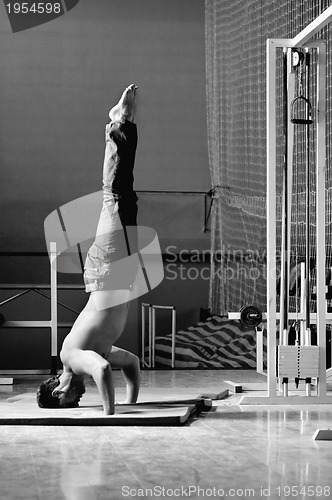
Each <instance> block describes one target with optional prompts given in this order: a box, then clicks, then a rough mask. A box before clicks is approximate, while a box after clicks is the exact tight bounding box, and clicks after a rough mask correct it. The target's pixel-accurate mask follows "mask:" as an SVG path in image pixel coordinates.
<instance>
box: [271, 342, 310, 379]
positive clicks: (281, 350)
mask: <svg viewBox="0 0 332 500" xmlns="http://www.w3.org/2000/svg"><path fill="white" fill-rule="evenodd" d="M318 376H319V346H316V345H305V346H303V345H280V346H277V377H280V378H290V379H295V378H302V379H303V378H318Z"/></svg>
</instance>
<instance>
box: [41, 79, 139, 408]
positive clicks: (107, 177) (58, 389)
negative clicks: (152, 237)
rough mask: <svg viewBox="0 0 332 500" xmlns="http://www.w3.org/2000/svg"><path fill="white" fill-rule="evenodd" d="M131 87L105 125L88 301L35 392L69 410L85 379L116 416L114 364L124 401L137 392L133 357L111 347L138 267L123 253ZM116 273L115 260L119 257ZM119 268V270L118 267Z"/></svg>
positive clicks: (131, 215) (132, 136) (130, 216)
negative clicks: (57, 368) (54, 371)
mask: <svg viewBox="0 0 332 500" xmlns="http://www.w3.org/2000/svg"><path fill="white" fill-rule="evenodd" d="M136 90H137V87H136V86H135V85H130V86H129V87H127V88H126V89H125V91H124V92H123V94H122V96H121V98H120V101H119V102H118V104H117V105H116V106H114V108H112V109H111V111H110V113H109V117H110V119H111V122H110V123H109V124H108V125H106V148H105V159H104V166H103V207H102V211H101V214H100V218H99V223H98V228H97V234H96V237H95V241H94V243H93V245H92V246H91V248H90V250H89V252H88V254H87V258H86V261H85V267H84V281H85V287H86V291H87V292H88V293H90V297H89V300H88V302H87V304H86V306H85V308H84V309H83V310H82V312H81V313H80V315H79V316H78V318H77V319H76V321H75V323H74V325H73V327H72V329H71V331H70V332H69V334H68V335H67V337H66V338H65V340H64V342H63V346H62V350H61V353H60V358H61V361H62V363H63V373H62V374H61V375H60V376H56V377H53V378H51V379H48V380H47V381H45V382H43V384H41V386H40V387H39V389H38V393H37V401H38V404H39V406H41V407H44V408H45V407H46V408H54V407H75V406H78V402H79V399H80V398H81V396H82V394H83V393H84V392H85V387H84V376H85V375H89V376H91V377H92V378H93V380H94V381H95V383H96V385H97V387H98V390H99V393H100V396H101V400H102V404H103V414H104V415H112V414H113V413H114V384H113V380H112V368H121V369H122V372H123V374H124V377H125V380H126V384H127V398H126V401H125V402H126V403H127V404H129V403H135V402H136V401H137V397H138V391H139V378H140V370H139V360H138V358H137V356H135V355H134V354H132V353H130V352H128V351H125V350H123V349H120V348H117V347H114V343H115V342H116V341H117V339H118V338H119V337H120V335H121V334H122V332H123V329H124V326H125V323H126V319H127V313H128V307H129V297H130V290H131V287H132V285H133V282H134V281H135V277H136V274H137V268H136V266H135V264H134V262H133V261H132V260H131V259H130V258H129V259H128V255H131V254H134V253H135V251H136V245H137V240H136V238H137V231H136V216H137V196H136V194H135V192H134V190H133V168H134V161H135V153H136V146H137V129H136V125H135V123H134V113H135V97H136ZM126 257H127V260H126V265H125V266H124V267H123V266H122V271H121V272H119V269H118V268H117V267H116V266H115V267H114V262H115V263H118V262H120V261H122V262H123V259H125V258H126ZM120 269H121V268H120Z"/></svg>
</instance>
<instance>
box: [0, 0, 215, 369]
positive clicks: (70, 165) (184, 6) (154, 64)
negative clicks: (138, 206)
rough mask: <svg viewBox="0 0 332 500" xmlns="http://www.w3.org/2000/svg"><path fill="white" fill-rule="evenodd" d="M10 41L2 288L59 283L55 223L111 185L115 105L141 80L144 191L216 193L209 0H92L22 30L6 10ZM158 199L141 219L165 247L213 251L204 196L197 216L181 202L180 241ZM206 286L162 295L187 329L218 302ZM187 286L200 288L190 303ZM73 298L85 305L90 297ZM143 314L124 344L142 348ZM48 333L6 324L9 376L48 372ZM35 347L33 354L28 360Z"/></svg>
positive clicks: (1, 362)
mask: <svg viewBox="0 0 332 500" xmlns="http://www.w3.org/2000/svg"><path fill="white" fill-rule="evenodd" d="M0 44H1V51H0V67H1V74H0V179H1V182H0V208H1V209H0V238H1V240H0V241H1V248H0V252H1V255H0V283H31V284H32V283H35V284H36V283H48V282H49V266H48V259H47V257H45V256H42V253H43V252H45V251H46V246H45V240H44V232H43V231H44V229H43V223H44V220H45V218H46V217H47V215H48V214H49V213H50V212H52V211H53V210H55V209H56V208H58V207H60V206H61V205H63V204H65V203H68V202H70V201H72V200H74V199H76V198H79V197H82V196H85V195H87V194H89V193H93V192H96V191H99V190H100V189H101V173H102V161H103V150H104V126H105V124H106V123H107V120H108V110H109V108H110V107H111V106H112V105H113V104H114V103H115V100H117V99H118V98H119V97H120V95H121V92H122V90H123V88H124V87H125V86H127V85H128V84H130V83H132V82H133V83H135V84H137V85H138V86H139V91H138V112H137V124H138V131H139V145H138V150H137V160H136V167H135V187H136V189H137V190H138V191H193V192H198V191H199V192H207V191H209V189H210V179H209V170H208V158H207V142H206V105H205V44H204V1H203V0H181V1H178V0H98V2H91V0H80V2H79V3H78V5H77V6H76V7H75V8H74V9H72V10H71V11H69V12H68V13H67V14H65V15H64V16H62V17H59V18H58V19H56V20H53V21H51V22H49V23H46V24H43V25H41V26H37V27H35V28H31V29H29V30H25V31H21V32H18V33H12V31H11V27H10V24H9V22H8V18H7V16H6V11H5V7H4V5H3V3H2V4H0ZM155 196H156V195H155ZM161 196H163V199H165V196H166V195H161ZM147 197H148V195H145V198H144V200H145V201H144V203H143V208H144V209H143V210H142V211H141V214H140V219H139V222H140V224H144V225H148V226H151V227H154V228H155V229H156V230H157V231H158V232H159V231H160V232H161V233H162V234H166V239H164V240H163V250H164V251H165V248H167V246H168V245H172V246H173V247H176V248H177V251H179V252H180V251H181V249H183V248H185V249H188V250H189V251H191V250H195V248H194V247H195V246H197V248H198V249H200V250H201V249H203V248H208V246H209V241H208V240H209V236H208V234H204V233H203V232H202V217H201V215H202V214H203V198H199V197H198V198H197V205H196V208H195V210H182V208H181V206H180V208H179V210H177V207H176V203H177V202H176V201H174V202H173V201H172V203H173V206H174V211H173V212H174V214H173V217H177V219H178V222H179V225H178V227H177V228H175V230H174V232H173V234H170V231H168V230H167V228H168V226H169V224H170V218H169V217H163V213H162V211H163V210H164V208H163V206H164V205H165V204H162V203H161V205H160V210H161V212H160V211H159V210H158V208H157V209H156V198H154V202H153V204H152V205H151V207H150V209H149V198H147ZM146 199H148V202H146ZM180 199H181V197H180V198H179V200H180ZM157 200H158V198H157ZM180 205H181V204H180ZM197 211H199V213H200V217H199V218H197ZM171 214H172V212H171ZM184 227H186V228H187V233H188V232H190V234H189V236H190V238H189V240H188V234H187V233H186V231H183V228H184ZM188 228H189V229H188ZM185 233H186V238H187V239H186V240H183V234H185ZM188 244H189V245H190V246H189V248H188ZM22 253H23V254H25V253H27V254H30V255H28V256H25V255H22ZM195 265H196V264H195V263H194V264H192V263H190V266H195ZM198 265H201V264H198ZM71 279H72V277H71V276H70V277H68V276H63V277H61V276H59V280H60V281H61V280H63V281H65V282H66V281H68V280H71ZM76 279H78V280H80V277H76V278H75V280H76ZM200 280H201V278H200V276H199V277H198V278H197V280H196V281H195V283H194V282H193V280H191V281H190V280H189V281H188V280H187V281H186V282H184V280H181V279H180V278H179V279H178V280H177V279H175V281H174V282H173V283H172V286H171V287H167V281H165V282H164V283H163V285H162V286H161V287H160V289H159V290H158V291H156V292H155V296H154V300H157V301H158V302H159V303H163V302H165V301H168V300H169V299H170V300H172V303H173V304H174V305H177V304H180V309H179V312H178V317H179V325H180V326H181V325H182V326H187V325H188V324H190V323H191V322H192V321H194V320H196V319H197V311H199V307H201V306H205V305H206V303H207V295H208V281H207V280H204V281H202V283H200ZM184 287H185V288H186V289H188V287H189V289H190V290H192V294H191V297H190V304H187V301H185V300H184V298H183V297H184ZM170 289H172V293H171V294H170V293H169V291H170ZM163 290H165V291H164V292H163ZM7 296H8V293H7V292H3V291H2V292H1V298H2V299H3V298H4V297H7ZM69 299H70V297H69ZM44 300H45V299H44ZM73 300H74V303H75V306H76V307H77V308H78V309H79V308H80V307H81V306H82V305H83V304H84V302H85V300H86V295H85V294H84V293H82V294H81V296H80V298H78V296H75V297H73ZM46 302H47V301H46ZM14 304H15V305H14ZM45 307H46V308H47V307H48V303H46V306H45ZM43 309H44V306H42V305H41V304H39V298H38V301H37V304H35V303H34V301H33V300H32V299H29V300H28V301H25V300H24V299H23V298H22V299H19V301H17V302H16V303H13V304H12V305H11V306H10V308H9V309H8V308H7V310H5V311H4V312H5V315H6V316H7V315H10V318H9V317H8V319H40V318H39V317H36V315H35V313H37V316H38V314H39V313H40V314H44V313H45V314H46V315H47V311H46V310H45V311H43ZM139 315H140V307H139V304H138V303H137V304H132V307H131V312H130V317H129V320H128V325H127V328H126V332H125V333H124V336H123V337H122V340H121V342H120V344H121V343H123V344H125V345H126V346H127V347H128V348H132V350H134V351H136V352H138V349H139V347H138V346H139V322H138V319H139ZM46 338H48V332H47V331H46V330H45V331H44V330H38V332H37V331H33V332H30V331H27V330H19V331H18V330H17V331H16V330H13V329H10V330H9V329H4V328H3V329H2V330H1V349H0V369H1V368H2V367H5V368H7V367H8V368H9V367H10V368H26V367H28V368H35V367H37V364H39V366H40V367H41V368H43V367H44V365H45V363H46V364H47V362H48V361H47V355H48V354H47V353H48V347H47V345H46V346H45V347H41V339H42V340H43V342H44V339H46ZM120 344H119V345H120ZM25 346H26V349H27V351H26V352H29V353H30V354H29V356H26V355H25V356H23V358H24V360H21V361H17V360H18V358H17V352H18V350H20V351H22V352H24V350H25ZM43 346H44V344H43ZM36 349H37V352H36ZM38 350H39V352H38ZM44 351H45V353H44ZM15 353H16V354H15ZM14 365H15V366H14ZM23 365H24V366H23Z"/></svg>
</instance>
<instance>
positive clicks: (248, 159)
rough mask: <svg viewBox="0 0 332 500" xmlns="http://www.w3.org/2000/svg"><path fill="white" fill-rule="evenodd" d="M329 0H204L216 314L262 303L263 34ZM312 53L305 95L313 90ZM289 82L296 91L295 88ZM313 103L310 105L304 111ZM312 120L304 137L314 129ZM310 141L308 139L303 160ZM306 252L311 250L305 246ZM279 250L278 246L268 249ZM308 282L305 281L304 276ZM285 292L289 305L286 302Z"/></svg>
mask: <svg viewBox="0 0 332 500" xmlns="http://www.w3.org/2000/svg"><path fill="white" fill-rule="evenodd" d="M329 4H330V2H328V1H319V0H304V1H302V2H296V1H295V0H271V1H269V2H265V1H264V0H233V2H229V1H228V0H206V66H207V67H206V69H207V113H208V141H209V161H210V170H211V179H212V185H213V188H214V200H213V205H212V214H211V235H212V239H211V241H212V243H211V253H212V255H213V254H218V255H219V256H220V255H222V256H223V257H222V259H221V258H218V259H213V260H212V263H211V264H212V267H211V280H210V297H209V307H210V309H211V311H212V312H213V313H215V314H224V313H227V312H229V311H237V310H239V309H240V308H241V307H242V306H243V305H247V304H256V305H257V306H258V307H260V308H261V309H262V310H266V40H267V39H268V38H293V37H294V36H295V35H296V34H298V33H299V32H300V31H301V30H302V29H303V28H305V27H306V26H307V25H308V24H309V23H310V22H311V21H313V20H314V19H315V18H316V17H317V16H318V15H319V14H320V13H322V12H323V11H324V10H325V9H326V8H327V7H328V6H329ZM317 37H318V38H324V39H325V40H326V41H327V82H326V84H327V96H326V97H327V129H326V135H327V137H326V139H327V164H326V168H327V174H326V250H327V256H328V258H327V267H330V266H331V265H332V258H331V250H330V248H331V243H332V241H331V238H332V232H331V229H332V228H331V223H332V212H331V210H332V200H331V194H332V193H331V191H332V180H331V175H330V169H331V150H330V140H331V137H330V136H331V118H332V117H331V112H332V102H331V99H332V87H331V64H332V51H331V34H330V30H329V25H328V26H326V27H325V28H324V29H323V30H322V32H321V33H319V34H318V35H317ZM277 68H278V70H277V81H276V85H277V127H276V128H277V169H278V174H277V193H278V194H277V200H276V203H277V240H278V245H279V247H280V243H281V220H282V175H281V173H282V168H283V157H284V136H283V93H282V84H283V82H282V80H283V75H282V50H280V54H279V52H278V54H277ZM315 80H316V60H315V51H314V50H313V51H312V60H311V83H310V97H311V99H312V100H314V99H315V94H316V84H315ZM299 90H300V89H299V84H298V81H297V83H296V93H298V92H299ZM314 113H315V109H313V116H314ZM314 127H315V125H313V126H312V131H311V137H313V136H314ZM305 144H306V141H305V133H304V130H303V127H302V130H301V128H300V127H295V135H294V172H293V179H294V186H296V188H293V194H292V204H293V215H292V222H291V235H292V237H291V259H293V261H294V262H297V261H299V260H303V258H304V256H305V208H306V202H305V189H306V178H305V147H306V146H305ZM314 150H315V143H314V139H311V140H310V152H311V155H310V156H311V158H312V157H313V155H314ZM314 168H315V166H314V164H313V162H312V161H311V162H310V185H311V187H310V190H311V192H310V200H311V204H312V206H313V210H312V213H311V216H310V227H311V235H310V238H311V241H312V243H314V238H315V215H314V205H315V174H314ZM311 252H312V257H313V258H314V257H315V248H314V244H312V250H311ZM277 254H278V249H277ZM313 284H314V282H313ZM295 302H296V299H292V302H291V307H295Z"/></svg>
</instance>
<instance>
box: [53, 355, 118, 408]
mask: <svg viewBox="0 0 332 500" xmlns="http://www.w3.org/2000/svg"><path fill="white" fill-rule="evenodd" d="M62 358H63V359H61V360H62V362H63V364H64V366H69V367H70V369H71V370H72V371H73V372H74V373H76V375H90V376H91V377H92V378H93V380H94V381H95V384H96V386H97V388H98V391H99V393H100V396H101V399H102V403H103V408H104V415H113V414H114V384H113V378H112V369H111V365H110V364H109V362H108V361H107V360H105V359H104V358H102V357H101V356H100V355H99V354H97V353H96V352H94V351H89V350H87V351H83V350H81V349H73V350H71V351H70V353H67V354H66V356H62Z"/></svg>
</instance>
